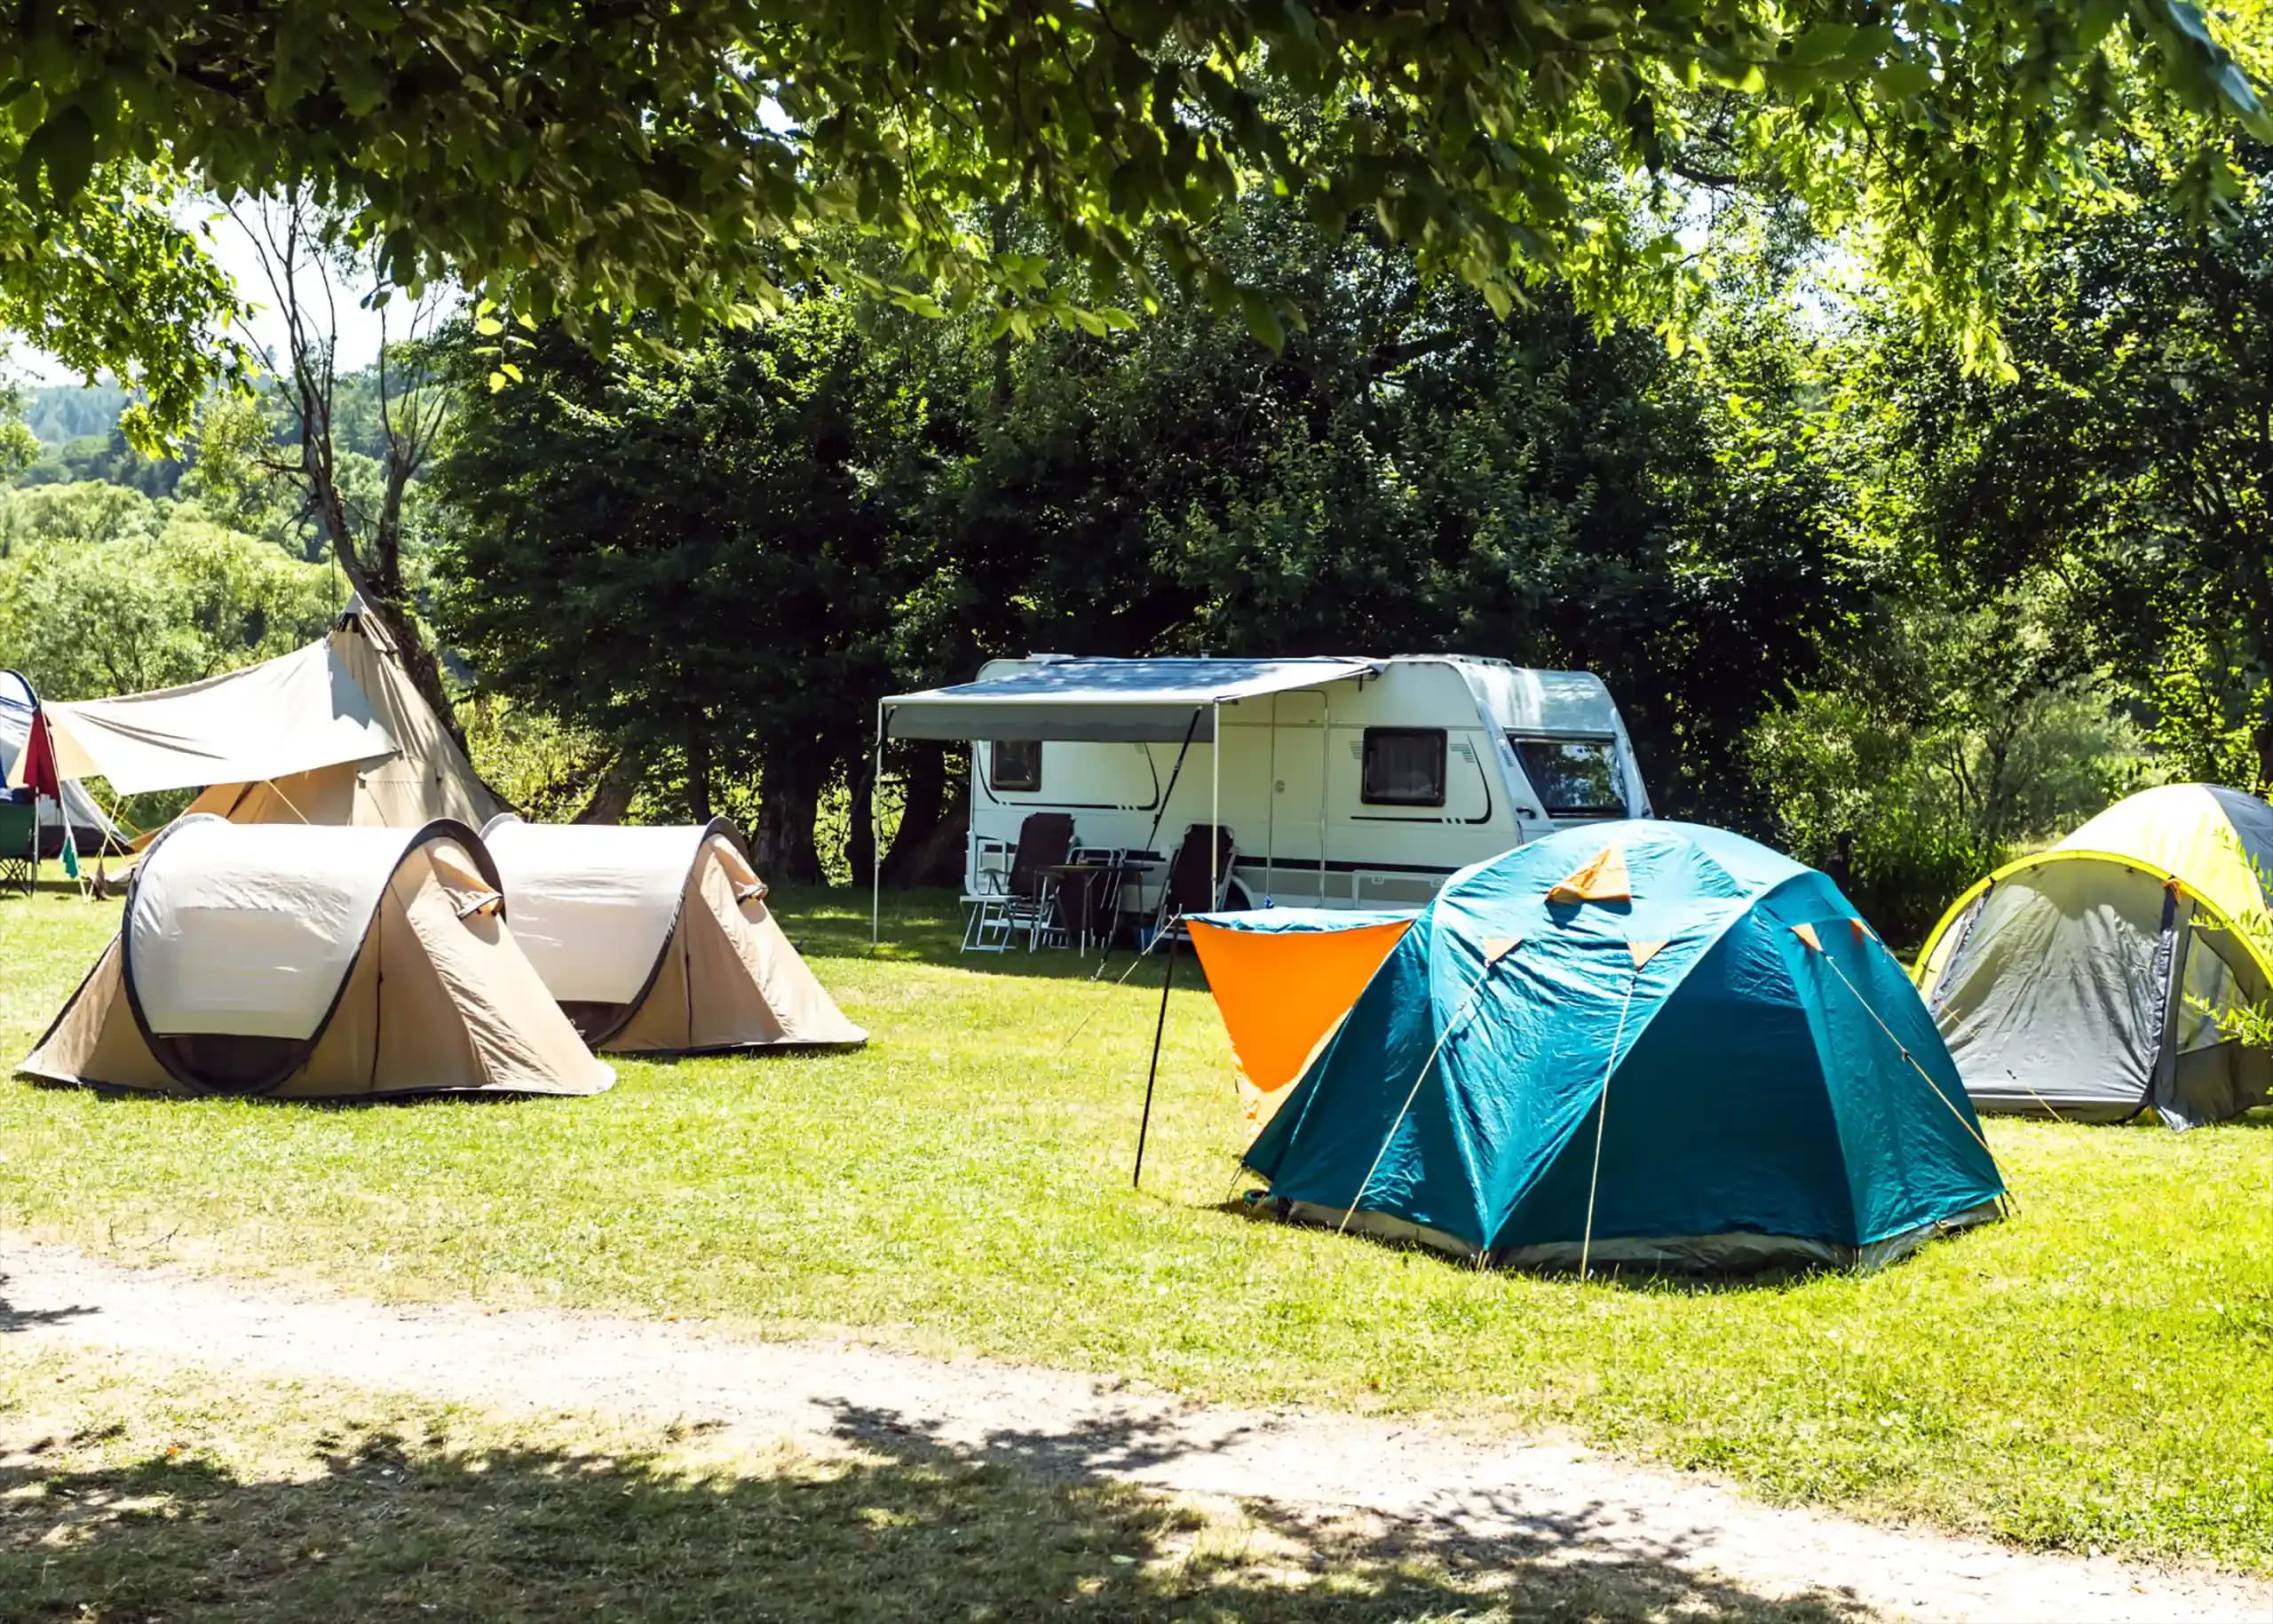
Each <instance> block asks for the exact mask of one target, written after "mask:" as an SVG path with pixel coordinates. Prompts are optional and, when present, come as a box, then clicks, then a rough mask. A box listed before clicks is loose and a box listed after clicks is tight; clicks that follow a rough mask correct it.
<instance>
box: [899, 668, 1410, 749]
mask: <svg viewBox="0 0 2273 1624" xmlns="http://www.w3.org/2000/svg"><path fill="white" fill-rule="evenodd" d="M1379 669H1381V668H1380V666H1379V665H1378V664H1376V663H1375V662H1374V661H1370V660H1350V659H1339V658H1332V657H1326V656H1319V657H1315V658H1306V659H1288V660H1107V659H1079V660H1058V659H1050V660H1046V661H1041V662H1040V663H1030V664H1027V665H1026V666H1023V667H1021V668H1020V669H1018V670H1016V671H1013V672H1010V674H1008V675H1006V676H1002V677H991V678H982V679H980V680H979V681H978V682H966V683H957V684H956V685H954V686H952V687H946V688H931V689H927V690H925V691H924V692H923V693H897V694H894V695H893V696H892V697H891V698H890V699H887V700H886V701H884V702H883V731H884V735H885V736H886V737H887V738H891V739H1010V740H1033V739H1075V740H1086V741H1094V742H1098V743H1122V742H1137V743H1158V744H1173V743H1176V741H1179V740H1182V739H1184V738H1190V739H1192V740H1193V741H1196V742H1200V743H1205V742H1208V741H1211V740H1213V739H1214V738H1215V736H1216V731H1215V716H1214V708H1215V707H1216V706H1217V705H1219V704H1222V705H1227V704H1230V703H1232V702H1233V701H1238V700H1243V699H1257V698H1260V697H1262V696H1263V695H1265V694H1271V693H1290V692H1292V691H1294V690H1295V689H1298V688H1315V687H1318V686H1319V685H1322V684H1325V683H1330V682H1340V681H1342V680H1344V679H1345V678H1348V677H1363V676H1366V675H1368V674H1369V673H1371V672H1374V671H1377V670H1379ZM1195 717H1197V722H1196V725H1195V720H1194V718H1195Z"/></svg>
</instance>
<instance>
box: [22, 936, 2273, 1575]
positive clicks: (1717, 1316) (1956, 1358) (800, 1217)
mask: <svg viewBox="0 0 2273 1624" xmlns="http://www.w3.org/2000/svg"><path fill="white" fill-rule="evenodd" d="M777 901H778V902H779V903H780V907H781V911H782V913H783V915H784V917H785V920H786V922H787V923H788V927H789V930H790V931H791V934H792V935H793V937H795V938H796V939H798V940H799V942H800V943H801V945H802V946H803V947H804V950H805V951H806V953H807V954H808V955H809V956H810V957H811V958H812V961H813V963H814V965H815V968H816V969H817V970H819V972H820V975H821V976H822V978H823V979H824V980H825V981H826V982H828V985H829V986H831V987H832V988H833V989H834V990H835V991H836V994H837V995H838V997H839V999H840V1000H841V1002H843V1004H844V1006H845V1008H846V1010H847V1012H848V1013H850V1014H851V1016H852V1017H853V1018H855V1019H857V1020H859V1021H861V1022H863V1023H864V1024H865V1025H867V1026H869V1027H871V1028H872V1029H873V1030H874V1032H875V1041H874V1042H872V1043H871V1045H870V1046H869V1047H868V1048H867V1050H864V1051H860V1052H857V1053H845V1054H828V1055H809V1056H776V1057H771V1058H763V1059H756V1060H733V1059H723V1060H721V1059H711V1060H700V1061H690V1062H686V1063H683V1064H678V1065H657V1064H645V1063H636V1062H634V1063H623V1064H621V1065H620V1066H619V1070H620V1073H621V1077H622V1081H620V1082H619V1083H618V1085H617V1087H616V1089H614V1092H612V1093H610V1094H608V1095H606V1096H603V1097H598V1098H596V1099H591V1100H583V1101H531V1102H520V1103H513V1104H503V1105H462V1104H461V1105H453V1104H449V1103H447V1102H445V1103H432V1104H426V1105H409V1106H392V1107H384V1108H378V1109H349V1110H336V1109H311V1108H305V1107H281V1106H273V1105H246V1104H234V1103H227V1102H211V1101H207V1102H183V1101H165V1100H135V1099H125V1100H119V1099H110V1098H103V1097H95V1096H93V1095H91V1094H86V1093H82V1092H76V1091H67V1090H54V1089H39V1088H34V1087H30V1086H28V1085H23V1084H14V1085H8V1086H5V1087H0V1155H4V1156H5V1158H6V1161H4V1163H0V1221H4V1222H7V1223H10V1224H15V1225H17V1226H20V1227H22V1228H26V1229H29V1230H31V1231H34V1232H38V1233H42V1234H46V1235H51V1236H56V1237H61V1238H67V1239H70V1240H76V1241H78V1242H80V1243H82V1244H84V1245H88V1246H91V1247H94V1248H101V1249H103V1250H105V1251H106V1252H107V1253H111V1254H113V1255H115V1256H121V1257H123V1258H125V1259H127V1260H130V1261H133V1260H139V1259H142V1258H156V1257H171V1258H179V1259H186V1260H189V1261H193V1262H195V1263H198V1264H202V1265H203V1266H207V1267H210V1268H214V1269H220V1270H234V1271H263V1272H291V1273H296V1274H299V1275H303V1276H306V1277H311V1278H314V1279H321V1280H325V1281H329V1282H332V1283H336V1284H337V1285H340V1286H343V1287H348V1288H351V1289H353V1290H356V1291H360V1292H365V1293H368V1294H372V1295H379V1296H384V1297H395V1298H408V1297H423V1296H439V1295H471V1296H479V1297H481V1298H483V1299H486V1300H489V1301H494V1302H500V1303H581V1304H592V1305H604V1306H609V1307H614V1308H619V1309H627V1310H631V1311H645V1312H655V1313H661V1312H670V1313H677V1314H699V1315H706V1316H712V1317H716V1318H718V1319H726V1320H732V1321H740V1322H744V1323H746V1324H748V1326H750V1327H755V1328H758V1329H761V1330H764V1331H765V1332H768V1333H772V1334H780V1333H785V1332H794V1331H796V1330H799V1329H801V1328H808V1327H837V1326H843V1327H856V1328H858V1329H859V1330H860V1331H861V1332H862V1334H864V1335H868V1336H871V1337H873V1338H875V1339H876V1340H878V1341H882V1342H887V1343H894V1344H897V1345H901V1346H911V1347H917V1348H924V1349H933V1350H939V1351H950V1350H952V1351H974V1352H979V1353H985V1354H990V1355H994V1356H999V1357H1009V1358H1014V1359H1034V1360H1039V1361H1044V1362H1048V1363H1051V1364H1057V1365H1064V1366H1072V1367H1082V1368H1088V1369H1095V1370H1101V1371H1108V1372H1113V1373H1117V1374H1129V1375H1135V1376H1142V1377H1146V1378H1149V1379H1152V1380H1153V1381H1157V1382H1164V1383H1167V1384H1169V1385H1171V1386H1174V1387H1176V1388H1178V1389H1181V1390H1184V1391H1187V1392H1190V1393H1192V1394H1195V1395H1198V1396H1202V1397H1208V1398H1226V1399H1237V1400H1241V1401H1247V1402H1266V1403H1278V1402H1295V1403H1310V1404H1325V1405H1334V1406H1347V1407H1350V1408H1353V1409H1360V1410H1371V1411H1399V1412H1419V1413H1429V1414H1436V1415H1439V1416H1443V1417H1446V1418H1449V1419H1452V1420H1453V1421H1455V1422H1461V1423H1464V1424H1465V1423H1477V1424H1491V1425H1511V1426H1522V1427H1532V1428H1535V1427H1566V1428H1568V1429H1570V1430H1572V1431H1573V1432H1574V1433H1576V1434H1578V1435H1580V1436H1582V1437H1584V1438H1588V1439H1590V1440H1593V1441H1595V1442H1597V1443H1602V1444H1607V1445H1610V1446H1616V1447H1620V1448H1624V1449H1628V1450H1631V1451H1634V1452H1636V1453H1641V1454H1648V1455H1651V1456H1653V1457H1655V1458H1657V1459H1659V1460H1662V1461H1665V1462H1673V1463H1675V1464H1679V1465H1683V1466H1702V1467H1709V1468H1712V1469H1714V1470H1720V1471H1723V1472H1726V1473H1728V1474H1730V1476H1732V1477H1737V1478H1738V1479H1740V1480H1742V1481H1744V1482H1746V1484H1748V1485H1751V1486H1753V1487H1754V1488H1755V1489H1756V1490H1758V1491H1760V1492H1762V1493H1767V1494H1769V1495H1771V1496H1774V1497H1778V1498H1787V1499H1795V1500H1810V1501H1824V1502H1827V1503H1832V1504H1837V1505H1842V1506H1846V1507H1850V1508H1856V1509H1865V1510H1872V1511H1878V1512H1890V1513H1897V1514H1905V1515H1914V1516H1921V1517H1931V1518H1935V1519H1937V1520H1940V1521H1942V1522H1944V1523H1947V1524H1951V1525H1960V1526H1965V1527H1968V1528H1975V1529H1980V1530H1984V1531H1992V1532H1994V1533H1999V1534H2001V1535H2003V1536H2006V1537H2008V1538H2012V1539H2016V1540H2019V1541H2024V1542H2027V1543H2030V1544H2035V1545H2041V1546H2053V1547H2069V1548H2077V1549H2081V1548H2087V1547H2094V1546H2096V1547H2100V1548H2103V1549H2114V1550H2121V1551H2125V1552H2128V1553H2132V1554H2135V1555H2152V1556H2169V1555H2180V1554H2187V1555H2195V1556H2206V1557H2220V1558H2222V1559H2226V1560H2229V1561H2232V1562H2235V1563H2238V1564H2240V1565H2245V1566H2249V1567H2253V1568H2256V1569H2259V1570H2261V1571H2273V1124H2269V1123H2267V1122H2264V1121H2255V1122H2249V1123H2243V1124H2237V1125H2232V1126H2229V1127H2223V1128H2216V1129H2203V1130H2198V1131H2197V1132H2194V1133H2190V1134H2183V1135H2181V1134H2172V1133H2168V1132H2166V1131H2164V1130H2162V1129H2145V1128H2139V1129H2083V1128H2069V1127H2063V1126H2059V1125H2051V1124H2045V1125H2037V1124H2025V1123H2016V1122H2010V1121H1999V1122H1996V1123H1994V1124H1992V1127H1991V1129H1990V1133H1991V1137H1992V1144H1993V1145H1994V1146H1995V1148H1996V1150H1997V1152H1998V1154H1999V1155H2000V1158H2001V1159H2002V1160H2003V1161H2005V1163H2006V1164H2007V1166H2008V1168H2009V1169H2010V1170H2011V1172H2012V1175H2013V1177H2014V1182H2015V1184H2016V1186H2017V1188H2018V1190H2019V1192H2020V1194H2021V1196H2022V1198H2023V1200H2024V1209H2023V1212H2022V1215H2021V1216H2020V1217H2019V1219H2018V1220H2017V1221H2016V1222H2013V1223H2009V1224H2001V1225H1998V1226H1995V1227H1993V1228H1991V1229H1989V1230H1986V1231H1982V1232H1976V1233H1973V1234H1969V1235H1967V1236H1965V1237H1963V1238H1961V1239H1959V1240H1953V1241H1950V1242H1945V1243H1942V1244H1938V1245H1936V1246H1933V1247H1930V1248H1928V1249H1927V1250H1926V1251H1925V1252H1923V1253H1922V1254H1921V1255H1920V1256H1916V1257H1914V1258H1913V1259H1911V1260H1910V1261H1908V1262H1906V1263H1905V1264H1901V1265H1900V1266H1898V1267H1897V1268H1894V1269H1890V1270H1888V1271H1884V1272H1882V1273H1880V1274H1877V1275H1873V1276H1870V1277H1868V1278H1856V1277H1849V1276H1843V1275H1824V1276H1818V1277H1812V1278H1808V1279H1798V1280H1789V1281H1782V1282H1776V1283H1767V1284H1741V1285H1730V1286H1724V1287H1719V1288H1714V1289H1699V1288H1695V1287H1687V1286H1683V1285H1679V1284H1675V1283H1662V1284H1651V1285H1636V1284H1634V1283H1631V1282H1628V1283H1624V1284H1603V1283H1596V1284H1591V1285H1587V1286H1580V1285H1577V1284H1575V1283H1573V1282H1572V1281H1570V1280H1568V1279H1538V1278H1532V1277H1527V1276H1522V1275H1507V1274H1479V1273H1477V1272H1475V1271H1471V1270H1467V1269H1462V1268H1459V1267H1455V1266H1453V1265H1451V1264H1445V1263H1444V1262H1441V1261H1438V1260H1437V1259H1434V1258H1432V1257H1430V1256H1422V1255H1415V1254H1410V1253H1406V1252H1399V1251H1394V1250H1391V1249H1389V1248H1383V1247H1381V1246H1377V1245H1374V1244H1370V1243H1367V1242H1364V1241H1359V1240H1348V1239H1339V1238H1336V1237H1334V1236H1333V1235H1331V1234H1326V1233H1319V1232H1307V1231H1302V1230H1295V1229H1288V1228H1283V1227H1279V1226H1276V1225H1271V1224H1263V1223H1258V1222H1255V1221H1253V1220H1250V1219H1248V1218H1247V1217H1245V1216H1241V1215H1239V1213H1238V1212H1237V1211H1235V1210H1232V1209H1230V1208H1228V1207H1227V1206H1226V1201H1227V1198H1229V1197H1231V1196H1232V1195H1233V1193H1234V1192H1236V1191H1237V1190H1238V1189H1239V1187H1240V1186H1241V1184H1242V1183H1243V1181H1242V1180H1241V1178H1240V1177H1239V1174H1238V1171H1237V1168H1236V1162H1235V1156H1236V1153H1237V1150H1238V1147H1239V1139H1238V1133H1237V1121H1236V1112H1235V1110H1234V1109H1233V1106H1232V1085H1231V1081H1230V1079H1231V1072H1230V1059H1229V1054H1228V1050H1227V1049H1226V1047H1225V1045H1224V1040H1223V1037H1222V1034H1221V1029H1220V1026H1219V1025H1218V1023H1217V1021H1216V1017H1215V1014H1214V1011H1213V1008H1212V1006H1211V1005H1210V1004H1209V1002H1208V999H1207V996H1206V994H1205V993H1204V992H1200V991H1194V990H1187V989H1186V988H1185V986H1184V982H1183V975H1181V974H1180V976H1179V985H1178V990H1177V991H1176V993H1175V994H1173V996H1172V999H1171V1009H1170V1013H1169V1017H1168V1044H1167V1050H1166V1055H1165V1058H1164V1064H1163V1067H1162V1084H1161V1088H1160V1098H1159V1101H1158V1103H1157V1105H1156V1109H1155V1115H1154V1120H1153V1124H1152V1144H1151V1147H1150V1149H1149V1151H1148V1153H1147V1160H1146V1169H1145V1181H1144V1190H1143V1191H1142V1192H1132V1191H1131V1190H1130V1188H1129V1162H1130V1157H1131V1154H1132V1152H1133V1150H1134V1146H1135V1142H1136V1136H1137V1111H1138V1106H1139V1104H1140V1102H1141V1099H1142V1095H1143V1089H1144V1062H1145V1057H1146V1055H1147V1053H1148V1051H1149V1049H1150V1045H1151V1041H1152V1027H1153V1020H1154V1016H1155V1013H1156V1011H1157V1010H1158V1007H1159V1002H1160V993H1159V978H1158V972H1157V969H1156V967H1155V966H1152V965H1147V966H1146V967H1145V969H1144V971H1142V972H1140V975H1139V978H1137V980H1135V981H1132V982H1131V983H1130V984H1129V986H1126V987H1124V988H1121V989H1120V990H1118V991H1114V990H1112V989H1110V988H1109V987H1107V986H1102V985H1097V984H1092V983H1091V982H1089V980H1087V979H1086V978H1085V972H1086V971H1087V970H1088V969H1089V968H1090V967H1089V966H1088V965H1077V964H1076V963H1075V962H1074V961H1073V959H1072V957H1071V955H1064V954H1055V955H1052V954H1044V955H1039V956H1038V957H1036V958H1033V959H1028V958H1027V957H1026V956H1025V955H1008V956H1006V957H1001V958H994V957H989V958H974V959H960V958H958V957H957V955H955V954H954V951H953V947H954V937H955V934H956V930H957V925H956V922H955V920H954V916H953V909H952V905H951V902H950V900H949V899H943V898H927V899H921V900H919V901H916V902H913V903H910V902H907V901H906V900H893V899H887V906H888V910H889V916H888V918H887V922H886V924H887V929H886V935H887V945H886V949H885V951H884V952H883V954H881V955H876V956H870V955H869V954H868V950H867V898H866V897H865V896H864V895H863V896H859V897H857V898H856V897H854V896H852V895H850V894H847V893H812V894H807V895H803V896H799V895H789V896H785V897H780V898H778V899H777ZM115 915H116V908H115V905H113V906H110V907H88V906H84V905H82V904H80V903H78V902H77V901H75V899H67V898H64V897H61V896H57V895H53V894H49V895H44V896H42V897H41V898H39V899H36V901H33V902H25V901H23V900H21V899H0V1042H4V1043H5V1044H6V1046H7V1053H8V1055H9V1056H10V1057H11V1058H13V1057H17V1056H20V1055H21V1054H22V1053H23V1052H24V1051H25V1050H27V1049H28V1047H29V1045H30V1043H31V1042H32V1041H33V1039H34V1038H35V1037H36V1035H37V1034H38V1032H39V1030H40V1028H41V1027H42V1026H44V1023H45V1022H46V1020H47V1019H48V1018H50V1016H51V1014H52V1012H53V1010H55V1008H56V1007H57V1006H58V1005H59V1002H61V1000H62V998H63V996H64V995H65V994H66V993H67V991H68V990H69V988H70V986H72V985H73V983H74V982H75V979H76V978H77V977H78V976H79V974H80V973H81V972H82V971H83V970H84V968H85V967H86V965H87V964H88V963H91V961H92V959H93V957H94V955H95V954H96V952H97V950H98V948H99V946H100V943H101V941H102V940H103V939H104V938H105V937H106V935H107V933H108V932H109V931H111V930H112V929H113V928H115ZM1185 973H1188V971H1187V972H1185ZM1084 1021H1086V1022H1087V1025H1086V1026H1084V1025H1083V1023H1084ZM1077 1028H1079V1029H1080V1035H1079V1036H1078V1038H1074V1040H1073V1042H1071V1044H1070V1046H1069V1044H1068V1039H1069V1038H1073V1034H1075V1032H1076V1029H1077Z"/></svg>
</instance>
